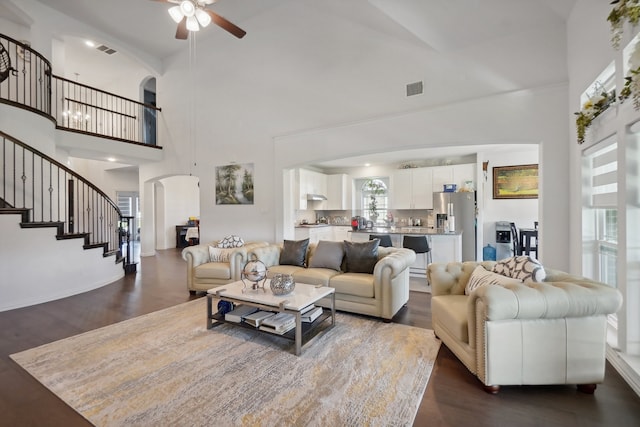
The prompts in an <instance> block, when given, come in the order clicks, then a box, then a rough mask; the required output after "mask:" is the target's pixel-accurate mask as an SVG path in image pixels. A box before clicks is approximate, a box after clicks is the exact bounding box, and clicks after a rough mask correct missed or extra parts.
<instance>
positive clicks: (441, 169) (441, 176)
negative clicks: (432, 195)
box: [430, 163, 476, 192]
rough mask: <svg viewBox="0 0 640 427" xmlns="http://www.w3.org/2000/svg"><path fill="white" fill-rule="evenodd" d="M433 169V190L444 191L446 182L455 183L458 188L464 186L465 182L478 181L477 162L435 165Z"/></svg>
mask: <svg viewBox="0 0 640 427" xmlns="http://www.w3.org/2000/svg"><path fill="white" fill-rule="evenodd" d="M430 169H431V170H432V171H433V191H434V192H440V191H444V186H445V184H455V185H456V186H457V188H458V190H461V189H462V188H463V187H464V184H465V182H467V181H471V182H473V183H474V186H475V182H476V165H475V163H464V164H461V165H451V166H434V167H432V168H430Z"/></svg>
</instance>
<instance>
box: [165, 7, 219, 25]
mask: <svg viewBox="0 0 640 427" xmlns="http://www.w3.org/2000/svg"><path fill="white" fill-rule="evenodd" d="M209 3H213V2H212V1H207V0H205V1H199V0H182V1H181V2H180V3H179V4H178V5H177V6H173V7H171V8H169V15H171V19H173V20H174V21H175V22H176V24H179V23H180V22H181V21H182V20H183V19H184V18H187V30H189V31H198V30H200V26H202V28H204V27H206V26H207V25H209V24H210V23H211V16H209V14H208V13H207V12H205V10H204V5H206V4H209Z"/></svg>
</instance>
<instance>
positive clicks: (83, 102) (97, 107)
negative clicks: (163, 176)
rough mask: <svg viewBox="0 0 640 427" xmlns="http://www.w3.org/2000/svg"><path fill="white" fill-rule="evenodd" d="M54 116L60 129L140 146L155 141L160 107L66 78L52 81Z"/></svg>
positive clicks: (56, 78)
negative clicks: (154, 133)
mask: <svg viewBox="0 0 640 427" xmlns="http://www.w3.org/2000/svg"><path fill="white" fill-rule="evenodd" d="M52 82H53V87H52V95H51V97H52V99H53V100H54V102H53V103H52V106H51V107H52V111H51V114H52V116H53V117H54V118H55V119H56V126H57V127H58V128H60V129H64V130H68V131H72V132H80V133H86V134H91V135H98V136H101V137H104V138H110V139H117V140H122V141H127V142H136V143H139V144H153V143H154V142H155V135H152V134H151V132H155V125H152V124H155V122H156V118H157V117H156V116H157V112H158V111H161V110H160V109H159V108H157V107H155V106H153V105H150V104H143V103H141V102H138V101H134V100H132V99H127V98H123V97H121V96H117V95H114V94H112V93H109V92H105V91H103V90H100V89H95V88H92V87H90V86H87V85H83V84H81V83H77V82H74V81H71V80H68V79H65V78H63V77H58V76H55V75H54V76H53V79H52Z"/></svg>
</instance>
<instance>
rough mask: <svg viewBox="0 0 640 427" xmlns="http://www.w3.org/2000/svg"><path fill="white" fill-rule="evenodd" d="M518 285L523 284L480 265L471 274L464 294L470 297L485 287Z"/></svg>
mask: <svg viewBox="0 0 640 427" xmlns="http://www.w3.org/2000/svg"><path fill="white" fill-rule="evenodd" d="M518 283H522V280H518V279H512V278H511V277H507V276H503V275H502V274H498V273H494V272H492V271H488V270H485V268H484V267H483V266H481V265H479V266H477V267H476V268H475V270H473V272H471V276H469V281H468V282H467V286H465V288H464V293H465V294H466V295H469V294H471V292H472V291H474V290H475V289H478V288H479V287H481V286H484V285H500V286H504V285H511V284H518Z"/></svg>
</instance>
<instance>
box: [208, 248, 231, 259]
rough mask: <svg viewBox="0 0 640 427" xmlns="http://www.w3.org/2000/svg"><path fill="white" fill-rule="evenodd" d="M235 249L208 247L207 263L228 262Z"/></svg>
mask: <svg viewBox="0 0 640 427" xmlns="http://www.w3.org/2000/svg"><path fill="white" fill-rule="evenodd" d="M234 249H235V248H214V247H213V246H209V262H229V258H231V253H232V252H233V250H234Z"/></svg>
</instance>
